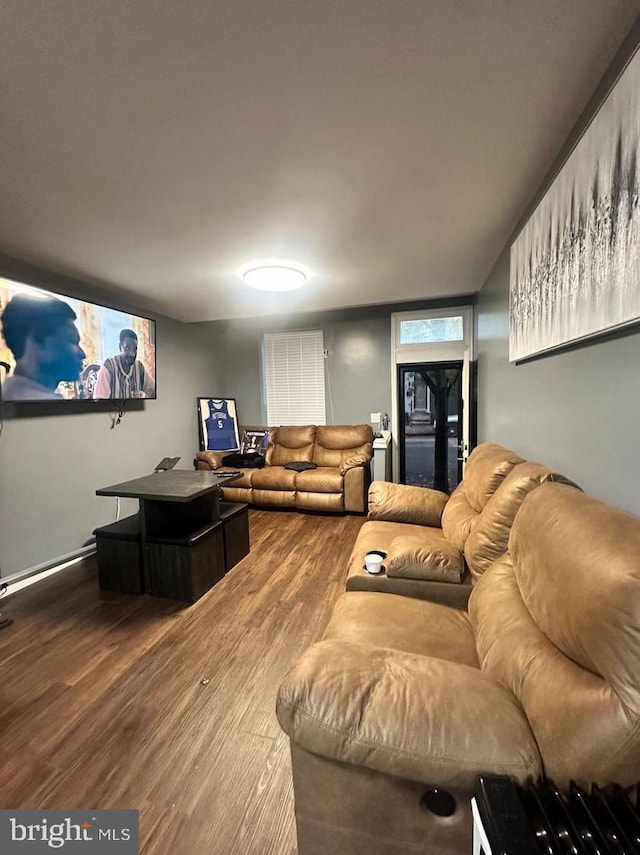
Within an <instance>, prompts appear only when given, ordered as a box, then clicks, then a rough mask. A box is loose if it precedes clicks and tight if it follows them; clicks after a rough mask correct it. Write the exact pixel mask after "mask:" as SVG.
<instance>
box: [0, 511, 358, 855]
mask: <svg viewBox="0 0 640 855" xmlns="http://www.w3.org/2000/svg"><path fill="white" fill-rule="evenodd" d="M363 522H364V518H363V517H351V516H346V517H331V516H322V515H315V514H299V513H296V512H284V511H282V512H278V511H256V510H252V511H250V530H251V554H250V555H249V556H247V557H246V558H245V559H244V560H243V561H241V562H240V564H238V565H237V566H236V567H235V568H234V569H233V570H232V571H231V572H230V573H228V574H227V575H226V576H225V578H224V579H223V580H222V581H221V582H219V583H218V584H217V585H216V586H215V588H213V589H212V590H211V591H209V592H208V593H207V594H206V595H205V596H204V597H203V598H202V599H201V600H199V601H198V602H197V603H195V604H194V605H193V606H185V605H184V604H180V603H176V602H173V601H169V600H161V599H157V598H153V597H149V596H142V597H139V596H125V595H118V594H104V593H103V594H101V593H100V592H99V590H98V584H97V572H96V565H95V559H94V558H91V559H87V560H85V561H83V562H82V563H80V564H77V565H75V566H73V567H71V568H68V569H67V570H63V571H61V572H60V573H58V574H56V575H55V576H53V577H51V578H49V579H45V580H43V581H42V582H40V583H38V584H36V585H34V586H32V587H30V588H27V589H25V590H23V591H20V592H18V593H16V594H14V595H12V596H10V597H7V598H5V599H3V600H2V601H1V603H0V605H1V610H2V613H3V614H5V615H6V616H7V617H11V618H12V619H13V621H14V623H13V624H12V625H11V626H10V627H9V628H7V629H4V630H2V632H0V663H1V664H0V699H1V705H0V732H1V733H2V735H3V738H2V750H1V754H0V756H1V758H2V761H1V765H2V774H1V775H0V807H2V808H9V809H10V808H26V807H30V808H41V809H45V808H65V809H71V808H136V809H139V810H140V851H141V853H143V855H168V853H171V855H292V853H295V852H296V843H295V821H294V813H293V790H292V780H291V768H290V760H289V746H288V740H287V738H286V737H285V735H284V734H283V733H282V731H281V730H280V728H279V725H278V722H277V720H276V717H275V711H274V710H275V697H276V691H277V688H278V686H279V684H280V682H281V680H282V678H283V676H284V674H285V672H286V671H287V669H288V668H289V666H290V665H291V663H292V662H293V660H294V659H295V657H296V656H297V654H298V653H299V652H301V651H302V650H303V649H304V648H305V647H307V646H308V645H309V644H311V643H312V642H313V641H315V640H317V639H318V638H319V637H320V636H321V634H322V631H323V629H324V627H325V625H326V623H327V621H328V619H329V615H330V613H331V609H332V606H333V603H334V602H335V600H336V598H337V597H338V596H339V594H340V593H341V592H342V591H343V590H344V582H345V578H346V562H347V558H348V556H349V553H350V551H351V547H352V545H353V542H354V540H355V538H356V536H357V533H358V531H359V529H360V526H361V525H362V523H363ZM203 681H208V682H207V683H203Z"/></svg>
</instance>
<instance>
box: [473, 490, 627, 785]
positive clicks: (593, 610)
mask: <svg viewBox="0 0 640 855" xmlns="http://www.w3.org/2000/svg"><path fill="white" fill-rule="evenodd" d="M469 615H470V618H471V622H472V626H473V628H474V633H475V638H476V648H477V651H478V658H479V660H480V666H481V668H482V669H483V670H484V671H487V672H488V673H490V674H491V675H492V676H493V677H495V679H497V680H498V681H500V682H501V683H503V684H504V685H506V686H507V687H508V688H509V689H510V690H511V691H512V692H513V694H514V695H515V696H516V697H517V698H518V700H519V702H520V704H521V705H522V707H523V709H524V711H525V713H526V715H527V718H528V720H529V724H530V725H531V728H532V730H533V732H534V735H535V737H536V741H537V743H538V746H539V748H540V753H541V755H542V759H543V762H544V766H545V772H546V774H547V775H548V776H549V777H551V778H553V779H554V781H555V782H556V783H557V784H558V785H559V786H561V787H566V786H568V783H569V781H570V779H571V778H573V779H575V780H577V781H578V782H579V783H581V784H582V785H583V786H585V787H588V786H589V785H590V784H591V782H595V783H597V784H600V785H605V784H607V783H610V782H612V781H617V782H618V783H620V784H622V785H623V786H625V785H631V784H632V783H635V782H636V781H637V776H638V769H639V768H640V668H639V667H638V662H639V661H640V519H639V518H638V517H634V516H632V515H631V514H628V513H626V512H625V511H622V510H619V509H617V508H614V507H612V506H610V505H606V504H604V503H603V502H600V501H598V500H596V499H594V498H592V497H591V496H586V495H585V494H583V493H581V492H580V491H579V490H576V489H575V488H574V487H571V486H568V485H563V484H556V483H552V482H548V483H545V484H542V485H541V486H540V487H539V488H538V489H535V490H532V491H531V492H530V493H529V495H528V496H527V497H526V498H525V500H524V502H523V503H522V507H521V508H520V510H519V511H518V513H517V515H516V518H515V521H514V523H513V526H512V529H511V535H510V538H509V551H508V552H507V553H506V554H505V556H504V557H503V558H501V559H499V560H498V561H497V562H496V563H495V564H494V565H493V566H492V567H491V568H490V570H488V571H487V572H486V573H485V574H484V575H483V576H482V578H481V579H480V580H479V581H478V583H477V584H476V586H475V587H474V590H473V592H472V594H471V598H470V601H469Z"/></svg>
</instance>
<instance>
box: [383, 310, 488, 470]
mask: <svg viewBox="0 0 640 855" xmlns="http://www.w3.org/2000/svg"><path fill="white" fill-rule="evenodd" d="M450 317H462V327H463V335H462V339H461V340H460V341H439V342H424V343H421V344H400V322H401V321H407V320H409V321H411V320H420V319H423V318H424V319H431V318H450ZM473 319H474V318H473V306H472V305H471V304H469V305H466V306H449V307H448V308H440V309H422V310H417V311H412V312H393V313H392V315H391V401H392V412H391V454H392V462H393V480H394V481H396V482H397V481H398V479H399V474H400V447H399V443H398V437H399V435H400V431H399V429H400V418H401V415H402V414H401V413H399V412H398V366H400V365H411V364H418V363H421V362H462V448H461V457H462V472H463V476H464V467H465V465H466V462H467V458H468V456H469V451H470V436H471V427H472V425H471V422H470V414H471V411H472V389H471V364H472V362H473V361H474V360H475V348H474V334H473Z"/></svg>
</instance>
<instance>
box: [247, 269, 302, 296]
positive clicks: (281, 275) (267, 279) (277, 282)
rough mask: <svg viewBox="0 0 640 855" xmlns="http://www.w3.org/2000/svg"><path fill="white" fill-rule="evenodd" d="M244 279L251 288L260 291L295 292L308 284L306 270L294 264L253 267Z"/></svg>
mask: <svg viewBox="0 0 640 855" xmlns="http://www.w3.org/2000/svg"><path fill="white" fill-rule="evenodd" d="M242 278H243V280H244V281H245V283H246V284H247V285H250V286H251V288H258V289H259V290H260V291H295V290H296V288H302V286H303V285H306V282H307V274H306V273H305V272H304V270H302V269H301V268H300V267H296V266H295V265H292V264H257V265H252V266H251V267H250V268H249V269H248V270H245V272H244V273H243V274H242Z"/></svg>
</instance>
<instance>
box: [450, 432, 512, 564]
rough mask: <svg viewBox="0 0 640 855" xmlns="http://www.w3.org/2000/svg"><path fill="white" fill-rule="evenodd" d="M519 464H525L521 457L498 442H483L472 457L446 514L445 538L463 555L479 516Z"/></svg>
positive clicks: (475, 449)
mask: <svg viewBox="0 0 640 855" xmlns="http://www.w3.org/2000/svg"><path fill="white" fill-rule="evenodd" d="M518 463H524V460H523V459H522V457H520V455H518V454H516V453H515V452H514V451H511V450H510V449H508V448H504V446H502V445H498V444H497V443H494V442H483V443H482V444H481V445H478V446H477V447H476V448H474V450H473V451H472V452H471V454H470V455H469V460H468V461H467V465H466V467H465V472H464V478H463V479H462V481H461V482H460V483H459V484H458V486H457V487H456V489H455V490H454V491H453V493H452V494H451V498H450V499H449V501H448V502H447V506H446V507H445V509H444V512H443V514H442V530H443V531H444V535H445V537H446V538H447V540H450V541H451V543H453V544H454V545H455V546H457V547H458V549H459V550H460V551H461V552H462V551H464V547H465V543H466V541H467V537H468V536H469V534H470V532H471V528H472V526H473V524H474V522H475V519H476V517H477V516H478V514H479V513H480V512H481V511H482V509H483V508H484V506H485V505H486V504H487V502H488V501H489V499H490V498H491V496H492V495H493V494H494V493H495V491H496V490H497V488H498V487H499V485H500V484H501V483H502V481H503V480H504V478H506V476H507V475H508V474H509V472H511V470H512V469H513V467H514V466H516V465H517V464H518Z"/></svg>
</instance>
